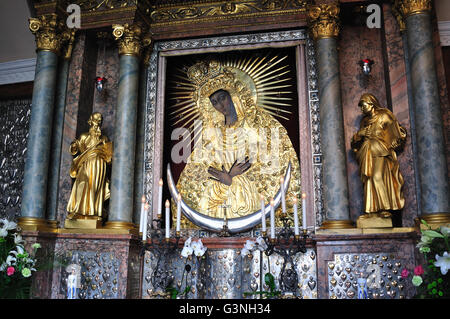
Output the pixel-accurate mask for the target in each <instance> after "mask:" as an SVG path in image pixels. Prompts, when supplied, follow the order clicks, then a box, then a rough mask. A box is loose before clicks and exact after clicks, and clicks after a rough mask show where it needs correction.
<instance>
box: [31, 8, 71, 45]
mask: <svg viewBox="0 0 450 319" xmlns="http://www.w3.org/2000/svg"><path fill="white" fill-rule="evenodd" d="M29 28H30V30H31V32H32V33H33V34H34V35H35V36H36V48H37V50H43V51H51V52H54V53H56V54H59V53H60V50H61V46H62V44H63V43H64V42H66V41H68V40H69V39H70V37H71V33H70V32H71V31H70V30H69V29H67V28H66V27H65V24H64V22H63V21H62V20H60V19H59V18H58V16H57V15H56V14H54V13H51V14H44V15H42V16H40V17H38V18H30V19H29Z"/></svg>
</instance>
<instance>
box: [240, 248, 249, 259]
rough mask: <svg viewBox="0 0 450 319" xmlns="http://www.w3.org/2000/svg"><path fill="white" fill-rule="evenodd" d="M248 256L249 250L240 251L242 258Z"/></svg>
mask: <svg viewBox="0 0 450 319" xmlns="http://www.w3.org/2000/svg"><path fill="white" fill-rule="evenodd" d="M248 254H250V250H248V249H247V248H245V247H244V248H242V249H241V255H242V257H245V256H247V255H248Z"/></svg>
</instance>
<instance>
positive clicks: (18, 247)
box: [9, 246, 25, 257]
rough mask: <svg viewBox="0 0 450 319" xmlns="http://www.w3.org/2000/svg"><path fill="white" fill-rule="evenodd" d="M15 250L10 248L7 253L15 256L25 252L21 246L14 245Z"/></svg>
mask: <svg viewBox="0 0 450 319" xmlns="http://www.w3.org/2000/svg"><path fill="white" fill-rule="evenodd" d="M16 250H17V251H14V250H11V251H10V252H9V253H10V254H13V255H14V256H16V257H17V255H22V254H23V253H24V252H25V250H24V249H23V247H22V246H16Z"/></svg>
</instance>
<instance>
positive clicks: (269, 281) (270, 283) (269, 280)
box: [241, 236, 281, 298]
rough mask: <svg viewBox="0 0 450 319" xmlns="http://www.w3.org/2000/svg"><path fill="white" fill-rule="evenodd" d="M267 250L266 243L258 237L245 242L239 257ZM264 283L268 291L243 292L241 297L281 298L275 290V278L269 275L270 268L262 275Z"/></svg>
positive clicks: (279, 292)
mask: <svg viewBox="0 0 450 319" xmlns="http://www.w3.org/2000/svg"><path fill="white" fill-rule="evenodd" d="M267 248H268V247H267V244H266V242H265V241H264V238H263V237H261V236H259V237H258V238H256V240H247V241H246V242H245V245H244V247H243V248H242V249H241V255H242V257H243V258H245V257H246V256H248V255H250V254H251V252H253V251H256V250H259V251H261V252H263V251H266V249H267ZM269 267H270V263H269ZM264 283H265V284H266V286H267V287H268V288H269V290H268V291H262V290H260V291H253V292H244V293H243V297H244V298H245V297H248V296H252V295H260V296H262V297H263V298H275V297H279V296H281V291H278V290H276V285H275V277H274V276H273V275H272V274H271V273H270V268H269V271H268V272H267V273H266V274H265V275H264Z"/></svg>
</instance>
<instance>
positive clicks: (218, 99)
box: [209, 90, 234, 116]
mask: <svg viewBox="0 0 450 319" xmlns="http://www.w3.org/2000/svg"><path fill="white" fill-rule="evenodd" d="M209 100H210V101H211V104H212V105H213V106H214V108H215V109H216V110H217V111H219V112H220V113H222V114H223V115H224V116H228V115H230V114H231V110H232V109H233V108H234V105H233V101H232V99H231V95H230V93H228V92H227V91H225V90H218V91H216V92H214V93H213V94H211V96H210V97H209Z"/></svg>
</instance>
